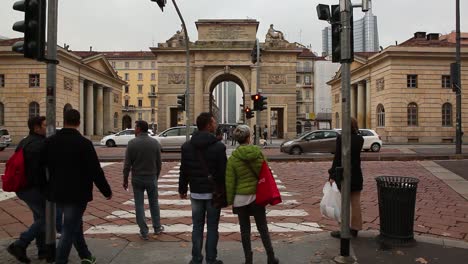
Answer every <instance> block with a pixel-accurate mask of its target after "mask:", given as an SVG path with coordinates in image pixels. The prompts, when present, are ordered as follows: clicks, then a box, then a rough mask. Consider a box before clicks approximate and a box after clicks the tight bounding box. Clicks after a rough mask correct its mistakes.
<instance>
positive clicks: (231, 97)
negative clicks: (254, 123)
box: [213, 82, 242, 123]
mask: <svg viewBox="0 0 468 264" xmlns="http://www.w3.org/2000/svg"><path fill="white" fill-rule="evenodd" d="M238 93H242V92H241V90H240V88H238V87H237V84H236V83H234V82H222V83H220V84H218V86H217V87H216V88H215V89H214V91H213V96H214V100H215V104H216V105H217V106H218V108H219V112H218V116H217V120H218V122H219V123H237V120H238V119H239V116H238V112H239V111H238V108H239V102H240V101H241V100H239V98H238V97H239V96H238ZM241 96H242V95H241Z"/></svg>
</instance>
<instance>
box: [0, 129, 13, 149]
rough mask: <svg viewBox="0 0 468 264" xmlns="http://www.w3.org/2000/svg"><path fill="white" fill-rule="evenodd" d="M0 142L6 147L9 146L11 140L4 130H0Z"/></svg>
mask: <svg viewBox="0 0 468 264" xmlns="http://www.w3.org/2000/svg"><path fill="white" fill-rule="evenodd" d="M0 141H1V142H3V144H4V145H6V146H7V147H8V146H10V144H11V141H12V139H11V136H10V133H8V130H7V129H6V128H0Z"/></svg>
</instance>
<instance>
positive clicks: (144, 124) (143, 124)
mask: <svg viewBox="0 0 468 264" xmlns="http://www.w3.org/2000/svg"><path fill="white" fill-rule="evenodd" d="M135 126H136V127H138V128H139V129H140V130H141V132H148V122H146V121H143V120H138V121H136V122H135Z"/></svg>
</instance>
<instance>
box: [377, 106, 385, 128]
mask: <svg viewBox="0 0 468 264" xmlns="http://www.w3.org/2000/svg"><path fill="white" fill-rule="evenodd" d="M377 126H378V127H385V108H384V106H383V105H382V104H379V105H378V106H377Z"/></svg>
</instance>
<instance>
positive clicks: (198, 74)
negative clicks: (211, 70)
mask: <svg viewBox="0 0 468 264" xmlns="http://www.w3.org/2000/svg"><path fill="white" fill-rule="evenodd" d="M204 90H205V89H204V87H203V66H200V65H197V66H195V93H194V100H193V101H194V113H193V116H194V117H195V118H196V117H197V116H198V115H199V114H200V113H201V112H203V110H204V109H203V93H204Z"/></svg>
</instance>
